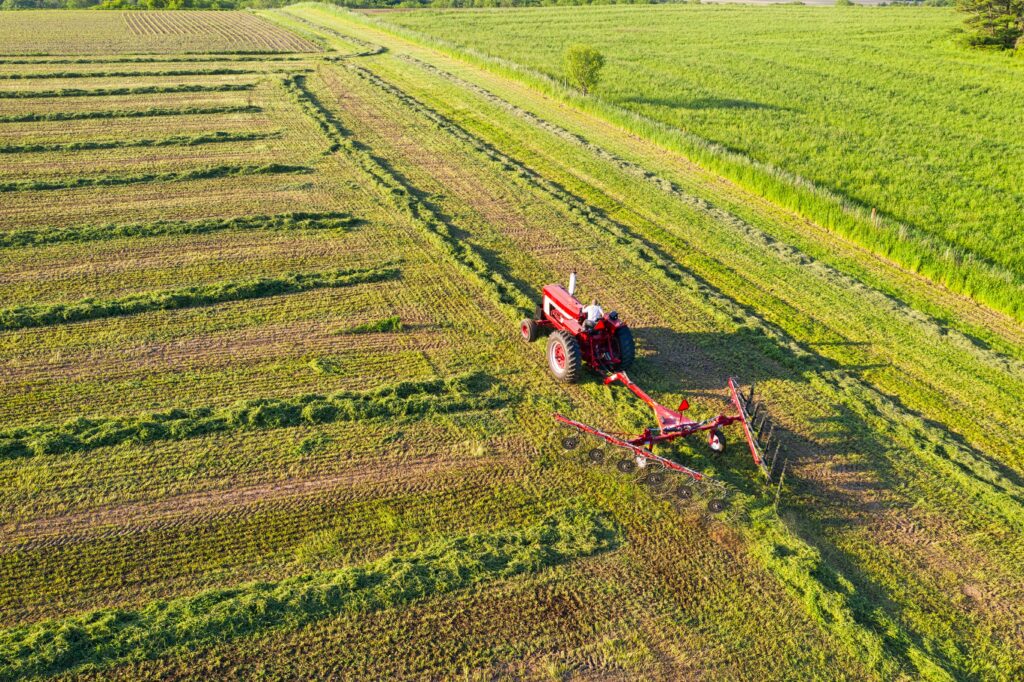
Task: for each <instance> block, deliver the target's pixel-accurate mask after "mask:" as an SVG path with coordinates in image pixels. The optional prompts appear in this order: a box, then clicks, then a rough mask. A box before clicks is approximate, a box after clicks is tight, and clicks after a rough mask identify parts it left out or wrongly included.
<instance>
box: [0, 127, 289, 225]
mask: <svg viewBox="0 0 1024 682" xmlns="http://www.w3.org/2000/svg"><path fill="white" fill-rule="evenodd" d="M279 137H281V133H280V132H269V133H228V132H224V131H217V132H213V133H200V134H198V135H172V136H171V137H161V138H153V139H146V140H83V141H81V142H53V143H46V142H40V143H31V144H21V145H17V144H12V145H0V154H31V153H37V152H77V151H82V150H86V149H130V148H133V147H196V146H199V145H202V144H217V143H220V142H255V141H258V140H271V139H275V138H279ZM0 243H2V242H0Z"/></svg>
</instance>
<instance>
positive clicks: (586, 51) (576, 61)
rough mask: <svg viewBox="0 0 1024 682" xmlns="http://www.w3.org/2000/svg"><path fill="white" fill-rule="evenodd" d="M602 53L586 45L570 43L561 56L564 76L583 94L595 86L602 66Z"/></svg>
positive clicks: (603, 60) (599, 77)
mask: <svg viewBox="0 0 1024 682" xmlns="http://www.w3.org/2000/svg"><path fill="white" fill-rule="evenodd" d="M604 62H605V59H604V55H603V54H601V53H600V52H598V51H597V50H595V49H594V48H592V47H589V46H587V45H570V46H569V47H567V48H566V50H565V54H564V56H563V64H564V67H565V78H566V80H567V81H569V84H570V85H572V86H573V87H575V88H578V89H579V91H580V92H582V93H583V94H584V95H586V94H589V93H590V91H591V90H593V89H594V88H595V87H597V83H598V81H599V80H600V79H601V69H603V68H604Z"/></svg>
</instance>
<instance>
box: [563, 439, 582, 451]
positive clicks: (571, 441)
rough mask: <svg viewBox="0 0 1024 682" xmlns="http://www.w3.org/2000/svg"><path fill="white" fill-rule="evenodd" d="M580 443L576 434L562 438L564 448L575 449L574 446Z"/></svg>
mask: <svg viewBox="0 0 1024 682" xmlns="http://www.w3.org/2000/svg"><path fill="white" fill-rule="evenodd" d="M579 444H580V439H579V438H577V437H576V436H566V437H565V438H563V439H562V447H563V448H565V449H566V450H575V449H576V446H577V445H579Z"/></svg>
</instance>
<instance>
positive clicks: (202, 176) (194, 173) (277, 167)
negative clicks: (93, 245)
mask: <svg viewBox="0 0 1024 682" xmlns="http://www.w3.org/2000/svg"><path fill="white" fill-rule="evenodd" d="M312 172H313V169H312V168H310V167H309V166H290V165H286V164H281V163H268V164H265V165H262V166H232V165H221V166H210V167H208V168H196V169H193V170H187V171H170V172H167V173H136V174H134V175H91V176H88V177H80V178H66V179H61V180H15V181H14V182H3V183H0V192H41V191H50V190H55V189H79V188H83V187H111V186H114V185H135V184H138V183H142V182H188V181H190V180H208V179H211V178H227V177H234V176H238V175H271V174H274V175H277V174H285V173H312Z"/></svg>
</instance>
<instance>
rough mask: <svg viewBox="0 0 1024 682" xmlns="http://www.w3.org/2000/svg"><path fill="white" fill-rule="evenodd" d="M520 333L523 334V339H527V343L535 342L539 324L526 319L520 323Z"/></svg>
mask: <svg viewBox="0 0 1024 682" xmlns="http://www.w3.org/2000/svg"><path fill="white" fill-rule="evenodd" d="M519 331H520V332H521V333H522V335H523V338H524V339H526V341H527V343H530V342H533V341H535V340H536V339H537V336H538V334H537V323H536V322H534V321H533V320H531V319H530V318H526V319H525V320H523V321H522V322H520V323H519Z"/></svg>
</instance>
